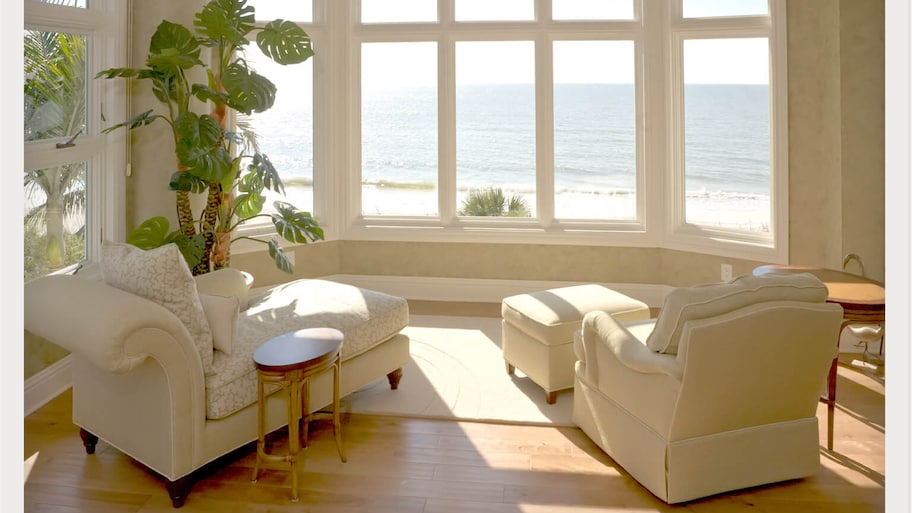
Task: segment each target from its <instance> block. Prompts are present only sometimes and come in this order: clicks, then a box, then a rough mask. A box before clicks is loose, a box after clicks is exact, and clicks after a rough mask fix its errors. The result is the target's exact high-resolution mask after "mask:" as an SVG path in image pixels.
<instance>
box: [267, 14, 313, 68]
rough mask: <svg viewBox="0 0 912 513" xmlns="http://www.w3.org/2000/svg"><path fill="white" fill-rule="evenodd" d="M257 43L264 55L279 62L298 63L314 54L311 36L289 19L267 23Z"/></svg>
mask: <svg viewBox="0 0 912 513" xmlns="http://www.w3.org/2000/svg"><path fill="white" fill-rule="evenodd" d="M256 43H257V46H258V47H259V48H260V51H261V52H263V55H266V56H267V57H269V58H270V59H272V60H274V61H276V62H278V63H279V64H298V63H301V62H304V61H306V60H307V59H309V58H311V57H313V54H314V52H313V46H312V45H311V42H310V36H308V35H307V33H306V32H304V30H303V29H301V27H299V26H298V25H296V24H295V23H292V22H290V21H287V20H275V21H271V22H269V23H267V24H266V26H265V27H264V28H263V30H262V31H260V32H259V33H258V34H257V38H256Z"/></svg>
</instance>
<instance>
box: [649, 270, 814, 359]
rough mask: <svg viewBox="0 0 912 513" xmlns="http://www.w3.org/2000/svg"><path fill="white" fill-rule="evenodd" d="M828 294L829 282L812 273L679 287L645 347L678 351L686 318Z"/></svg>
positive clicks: (666, 305)
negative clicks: (769, 302) (825, 282)
mask: <svg viewBox="0 0 912 513" xmlns="http://www.w3.org/2000/svg"><path fill="white" fill-rule="evenodd" d="M826 297H827V288H826V285H824V284H823V282H821V281H820V280H819V279H818V278H817V277H816V276H814V275H812V274H810V273H799V274H766V275H763V276H752V275H744V276H739V277H737V278H735V279H733V280H731V281H728V282H722V283H711V284H706V285H695V286H692V287H680V288H677V289H675V290H673V291H672V292H671V293H670V294H668V296H666V298H665V302H664V305H663V306H662V310H661V312H660V313H659V317H658V318H657V319H656V323H655V329H654V330H653V332H652V333H651V334H650V335H649V338H647V339H646V346H647V347H649V348H650V349H652V350H653V351H657V352H660V353H668V354H677V352H678V342H679V340H680V338H681V331H682V330H683V328H684V324H685V323H686V322H687V321H690V320H696V319H705V318H707V317H715V316H717V315H721V314H724V313H727V312H731V311H733V310H737V309H739V308H743V307H745V306H748V305H751V304H754V303H761V302H766V301H806V302H812V303H822V302H824V301H826Z"/></svg>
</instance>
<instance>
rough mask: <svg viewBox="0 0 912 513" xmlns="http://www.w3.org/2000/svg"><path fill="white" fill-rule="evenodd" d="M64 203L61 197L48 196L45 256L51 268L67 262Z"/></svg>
mask: <svg viewBox="0 0 912 513" xmlns="http://www.w3.org/2000/svg"><path fill="white" fill-rule="evenodd" d="M63 210H64V209H63V205H62V204H61V202H60V198H52V197H50V196H48V199H47V204H46V205H45V211H44V216H45V223H46V226H47V234H46V235H45V237H46V238H45V247H44V257H45V260H46V261H47V266H48V269H49V270H54V269H60V268H61V267H63V264H64V263H65V262H66V240H65V238H64V229H63Z"/></svg>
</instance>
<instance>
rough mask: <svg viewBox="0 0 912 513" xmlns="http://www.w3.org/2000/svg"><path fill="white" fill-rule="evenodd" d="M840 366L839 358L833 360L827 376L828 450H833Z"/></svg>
mask: <svg viewBox="0 0 912 513" xmlns="http://www.w3.org/2000/svg"><path fill="white" fill-rule="evenodd" d="M838 366H839V358H838V357H837V358H833V363H831V364H830V372H829V373H828V374H827V398H826V401H824V402H825V403H826V405H827V449H829V450H831V451H832V450H833V417H834V415H835V413H836V370H837V368H838Z"/></svg>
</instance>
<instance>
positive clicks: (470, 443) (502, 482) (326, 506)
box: [24, 305, 886, 513]
mask: <svg viewBox="0 0 912 513" xmlns="http://www.w3.org/2000/svg"><path fill="white" fill-rule="evenodd" d="M416 306H417V305H416ZM425 307H427V308H425ZM439 307H440V305H420V306H418V307H417V308H413V313H418V312H417V311H416V310H419V311H421V312H422V313H429V312H434V311H438V310H439ZM465 308H466V310H465V311H466V312H474V313H462V314H460V315H481V313H479V312H480V311H481V312H488V313H490V309H491V308H492V307H491V305H488V306H487V307H485V306H479V305H469V306H466V307H465ZM448 311H449V312H451V313H452V311H453V310H448ZM498 315H499V314H498ZM853 356H857V355H843V356H842V357H841V361H842V365H841V366H840V368H839V377H838V379H839V382H838V405H837V413H836V443H835V450H834V451H832V452H830V451H827V450H826V449H824V448H823V447H824V445H821V449H820V453H821V458H820V459H821V469H820V472H819V473H818V474H817V475H815V476H813V477H810V478H807V479H802V480H795V481H789V482H785V483H780V484H774V485H769V486H762V487H757V488H751V489H747V490H741V491H738V492H734V493H727V494H722V495H719V496H715V497H709V498H706V499H702V500H698V501H693V502H690V503H685V504H681V505H675V506H670V505H667V504H665V503H663V502H662V501H660V500H658V499H656V498H655V497H653V496H652V495H651V494H650V493H649V492H648V491H646V490H645V489H644V488H642V487H641V486H640V485H639V484H637V483H636V482H635V481H634V480H633V479H631V478H630V477H629V476H628V475H627V474H626V473H625V472H624V471H623V470H622V469H621V468H619V467H618V466H617V465H616V464H614V463H613V462H612V461H611V459H609V458H608V457H607V456H605V454H604V453H602V452H601V450H599V449H598V447H596V446H595V445H594V444H593V443H592V442H591V441H590V440H589V439H588V438H587V437H586V436H585V435H584V434H583V433H582V432H581V431H580V430H578V429H575V428H555V427H532V426H518V425H499V424H484V423H473V422H447V421H435V420H423V419H407V418H396V417H382V416H372V415H345V416H343V427H342V436H343V441H344V443H345V448H346V452H347V456H348V462H347V463H341V462H340V461H339V457H338V454H337V452H336V447H335V443H334V440H333V435H332V428H331V422H330V421H328V420H320V421H317V422H315V423H314V424H313V425H312V426H311V439H310V446H309V447H308V448H307V449H306V451H305V453H304V454H305V462H304V464H303V465H302V466H301V467H302V469H301V471H300V472H299V479H300V480H299V493H300V496H301V498H300V501H299V502H297V503H292V502H291V501H290V488H289V487H290V477H289V473H288V471H287V470H286V469H285V468H283V467H280V466H270V467H267V468H266V470H263V471H261V472H260V479H259V481H258V482H256V483H251V482H250V475H251V472H252V468H253V462H254V458H255V448H254V445H252V444H251V445H248V446H245V447H243V448H241V449H240V450H238V451H236V452H235V453H233V454H231V455H228V456H226V457H225V458H223V459H222V460H220V461H218V462H216V463H215V464H214V465H211V466H210V468H207V469H206V470H205V471H204V472H202V473H201V475H200V477H199V480H198V481H197V482H196V484H195V485H194V487H193V489H192V491H191V492H190V494H189V496H188V498H187V501H186V503H185V505H184V506H183V508H181V510H179V511H186V512H219V513H233V512H254V513H266V512H284V511H288V512H292V511H294V512H302V511H312V512H327V513H342V512H346V513H347V512H371V513H374V512H377V513H382V512H404V513H409V512H424V513H457V512H458V513H474V512H493V513H519V512H523V513H539V512H548V513H551V512H554V513H569V512H594V511H603V512H619V511H633V512H637V513H644V512H667V511H676V512H677V511H680V512H707V513H713V512H741V511H744V512H747V511H750V512H762V513H768V512H777V513H778V512H796V513H797V512H801V513H815V512H838V513H861V512H879V511H885V495H884V480H885V477H884V476H885V473H886V470H885V457H884V450H885V443H884V424H885V422H884V418H885V417H884V386H883V385H882V384H881V383H879V382H878V381H877V380H875V379H872V378H871V377H870V376H867V375H864V374H862V373H861V372H859V371H858V370H856V368H855V367H853V366H852V365H851V363H850V362H851V360H852V357H853ZM406 379H407V378H406ZM403 386H407V381H406V380H405V379H404V380H403ZM70 400H71V394H70V392H69V391H67V392H65V393H63V394H62V395H60V396H59V397H57V398H56V399H54V400H53V401H51V402H50V403H48V404H47V405H45V406H44V407H42V408H40V409H39V410H38V411H36V412H35V413H33V414H31V415H29V416H28V417H26V418H25V421H24V422H25V426H24V433H25V436H24V449H25V451H24V452H25V454H24V461H25V476H26V482H25V489H24V504H25V511H27V512H50V511H60V512H87V513H88V512H91V513H97V512H101V513H116V512H144V513H145V512H165V511H173V509H172V507H171V502H170V500H169V498H168V494H167V492H166V491H165V488H164V484H163V481H162V480H161V479H160V478H159V477H158V476H157V475H155V474H154V473H152V472H150V471H148V470H147V469H146V468H145V467H143V466H142V465H140V464H138V463H136V462H134V461H132V460H131V459H130V458H128V457H126V456H124V455H123V454H122V453H120V452H119V451H118V450H117V449H115V448H113V447H111V446H109V445H107V444H106V443H104V442H103V441H99V443H98V447H97V450H96V453H95V454H94V455H87V454H85V451H84V449H83V447H82V443H81V441H80V439H79V433H78V428H77V427H76V426H74V425H73V424H72V422H71V420H70V419H71V407H70ZM818 418H819V419H820V426H821V431H820V441H821V444H825V442H826V432H825V425H826V410H825V407H824V405H822V404H821V405H820V406H819V407H818ZM270 441H271V443H272V444H273V447H272V449H271V450H272V451H281V450H284V446H283V445H284V444H285V443H287V438H286V433H285V432H283V431H279V432H276V433H274V434H273V435H272V436H271V437H270ZM745 464H749V462H745Z"/></svg>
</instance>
